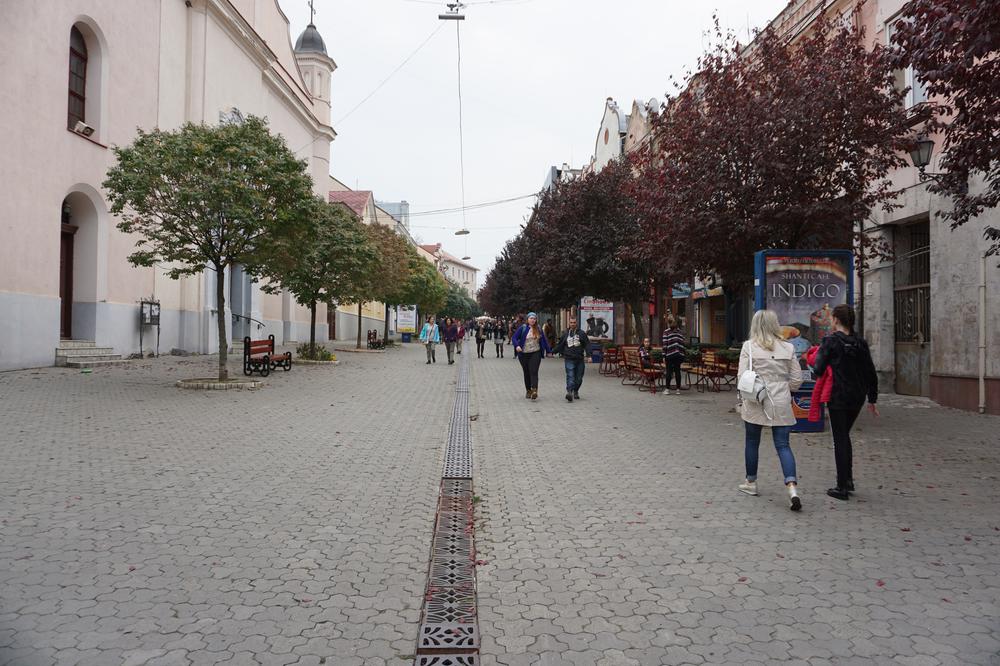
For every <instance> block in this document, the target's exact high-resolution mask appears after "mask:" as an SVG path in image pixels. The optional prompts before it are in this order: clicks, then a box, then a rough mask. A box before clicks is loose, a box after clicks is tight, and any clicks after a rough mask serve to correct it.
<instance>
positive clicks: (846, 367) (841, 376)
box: [813, 305, 879, 500]
mask: <svg viewBox="0 0 1000 666" xmlns="http://www.w3.org/2000/svg"><path fill="white" fill-rule="evenodd" d="M833 330H834V332H833V334H831V335H828V336H826V337H825V338H823V342H822V344H821V345H820V348H819V352H818V353H817V354H816V365H815V366H814V367H813V372H814V373H816V375H817V376H822V375H823V373H824V372H826V369H827V368H828V367H829V368H832V369H833V392H832V394H831V395H830V402H828V403H827V408H828V410H829V413H830V429H831V430H832V431H833V455H834V459H835V460H836V462H837V486H836V487H835V488H830V489H829V490H827V491H826V494H827V495H829V496H830V497H834V498H836V499H839V500H846V499H847V498H848V496H849V493H850V492H852V491H853V490H854V470H853V469H852V467H853V462H854V452H853V448H852V446H851V428H852V427H853V426H854V421H855V420H857V418H858V415H859V414H860V413H861V408H862V407H864V405H865V399H866V398H867V400H868V409H869V410H870V411H871V413H872V414H873V415H874V416H878V415H879V411H878V407H877V406H876V404H875V403H876V402H877V401H878V376H877V375H876V374H875V364H874V363H873V362H872V355H871V352H870V351H869V349H868V343H867V342H865V340H864V338H862V337H860V336H857V335H855V333H854V308H852V307H851V306H849V305H838V306H837V307H835V308H834V309H833Z"/></svg>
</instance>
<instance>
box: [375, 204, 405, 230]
mask: <svg viewBox="0 0 1000 666" xmlns="http://www.w3.org/2000/svg"><path fill="white" fill-rule="evenodd" d="M375 204H376V205H377V206H378V207H379V208H381V209H382V210H384V211H385V212H387V213H388V214H389V215H392V217H393V218H395V219H396V221H397V222H399V223H401V224H402V225H403V226H404V227H406V230H407V231H409V230H410V202H409V201H406V200H405V199H404V200H403V201H376V202H375Z"/></svg>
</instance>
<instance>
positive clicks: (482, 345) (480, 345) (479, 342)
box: [476, 338, 486, 358]
mask: <svg viewBox="0 0 1000 666" xmlns="http://www.w3.org/2000/svg"><path fill="white" fill-rule="evenodd" d="M484 349H486V338H476V356H478V357H479V358H482V357H483V350H484Z"/></svg>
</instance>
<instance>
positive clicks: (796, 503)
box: [788, 483, 802, 511]
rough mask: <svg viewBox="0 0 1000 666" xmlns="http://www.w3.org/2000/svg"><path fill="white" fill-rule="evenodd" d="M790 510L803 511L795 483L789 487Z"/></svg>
mask: <svg viewBox="0 0 1000 666" xmlns="http://www.w3.org/2000/svg"><path fill="white" fill-rule="evenodd" d="M788 508H790V509H791V510H792V511H800V510H801V509H802V500H801V499H800V498H799V490H798V488H797V487H796V485H795V484H794V483H793V484H791V485H790V486H788Z"/></svg>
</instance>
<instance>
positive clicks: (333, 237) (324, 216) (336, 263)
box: [260, 198, 375, 354]
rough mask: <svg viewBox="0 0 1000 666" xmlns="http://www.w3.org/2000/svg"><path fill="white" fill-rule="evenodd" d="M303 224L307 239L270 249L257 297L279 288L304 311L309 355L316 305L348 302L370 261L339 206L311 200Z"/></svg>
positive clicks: (363, 238) (359, 228)
mask: <svg viewBox="0 0 1000 666" xmlns="http://www.w3.org/2000/svg"><path fill="white" fill-rule="evenodd" d="M309 218H310V221H311V222H312V224H310V225H309V232H308V233H307V234H303V235H302V236H300V237H298V238H291V237H288V238H286V239H285V242H276V243H273V244H271V246H270V247H269V249H268V251H267V252H266V253H265V255H264V256H265V257H266V261H265V264H264V266H262V267H261V269H260V274H262V275H264V276H266V277H268V278H270V279H271V281H269V282H267V283H265V284H264V285H263V286H262V287H261V289H262V290H263V291H266V292H268V293H278V292H280V291H281V290H282V288H285V289H287V290H288V291H289V292H291V293H292V294H293V295H294V296H295V298H296V299H297V300H298V301H299V302H300V303H302V304H303V305H306V306H308V307H309V349H310V350H311V352H310V353H312V354H315V350H316V308H317V305H318V304H319V303H326V304H327V306H328V307H335V306H336V304H337V303H339V302H345V301H347V302H350V301H353V300H354V299H355V298H356V295H357V290H358V283H359V282H360V281H361V280H362V279H363V278H364V276H365V275H366V273H367V270H368V267H369V266H370V265H371V264H372V263H373V262H374V261H375V247H374V246H373V245H372V243H371V242H370V240H369V238H368V234H367V233H366V231H365V228H364V225H362V224H361V221H360V220H358V218H357V217H355V216H354V215H353V214H351V213H350V212H349V211H348V210H347V209H346V208H344V207H343V206H333V205H330V204H329V203H327V202H325V201H323V200H322V199H318V198H317V199H313V206H311V207H310V210H309Z"/></svg>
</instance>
